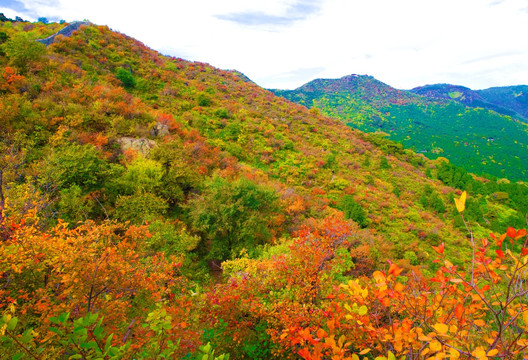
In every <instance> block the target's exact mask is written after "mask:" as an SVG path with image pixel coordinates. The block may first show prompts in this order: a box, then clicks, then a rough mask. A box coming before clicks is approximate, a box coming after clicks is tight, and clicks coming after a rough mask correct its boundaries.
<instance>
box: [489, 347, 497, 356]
mask: <svg viewBox="0 0 528 360" xmlns="http://www.w3.org/2000/svg"><path fill="white" fill-rule="evenodd" d="M498 353H499V350H497V349H493V350H490V351H488V353H487V354H486V355H487V356H495V355H497V354H498Z"/></svg>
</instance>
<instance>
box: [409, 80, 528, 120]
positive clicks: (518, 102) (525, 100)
mask: <svg viewBox="0 0 528 360" xmlns="http://www.w3.org/2000/svg"><path fill="white" fill-rule="evenodd" d="M410 91H411V92H412V93H414V94H418V95H423V96H427V97H430V98H434V99H445V100H454V101H457V102H460V103H462V104H465V105H467V106H470V107H473V108H484V109H488V110H493V111H495V112H497V113H499V114H503V115H507V116H511V117H514V118H518V119H520V120H522V121H524V122H526V121H528V120H527V119H528V86H526V85H518V86H504V87H493V88H489V89H484V90H471V89H469V88H467V87H464V86H457V85H450V84H435V85H425V86H420V87H417V88H414V89H412V90H410Z"/></svg>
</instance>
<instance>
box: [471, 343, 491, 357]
mask: <svg viewBox="0 0 528 360" xmlns="http://www.w3.org/2000/svg"><path fill="white" fill-rule="evenodd" d="M471 355H473V356H474V357H476V358H477V359H482V360H486V359H487V358H488V357H487V356H486V351H485V350H484V349H483V348H482V347H481V346H479V347H477V348H476V349H475V350H473V352H472V353H471Z"/></svg>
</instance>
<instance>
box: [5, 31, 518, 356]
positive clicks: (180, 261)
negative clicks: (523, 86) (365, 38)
mask: <svg viewBox="0 0 528 360" xmlns="http://www.w3.org/2000/svg"><path fill="white" fill-rule="evenodd" d="M65 26H67V24H54V23H51V24H44V23H43V22H41V23H28V22H21V21H14V22H11V21H4V22H2V23H1V27H0V38H1V39H3V40H1V42H2V44H1V45H0V49H1V55H0V75H1V76H0V132H1V136H0V139H1V142H0V146H1V148H0V156H1V158H0V239H1V240H0V241H1V242H0V314H1V316H0V341H1V343H0V346H1V349H2V355H3V356H5V357H6V358H12V359H21V358H29V359H101V358H102V359H161V358H184V359H227V358H229V357H230V358H233V359H290V358H291V359H299V358H304V359H327V358H332V359H359V357H360V356H361V357H362V358H369V359H373V358H375V357H377V356H379V359H383V358H384V357H387V358H389V359H393V358H394V356H398V357H402V356H407V357H408V358H413V359H415V358H445V357H450V358H472V357H473V358H478V359H485V358H486V356H489V357H493V356H501V357H503V358H504V357H509V356H517V355H518V354H521V353H522V352H523V349H524V348H525V347H526V345H528V337H527V335H526V330H525V329H526V326H527V324H528V311H527V308H526V304H525V303H523V302H522V301H520V297H521V296H523V295H524V293H523V291H525V286H524V274H525V270H524V269H525V266H526V265H523V264H525V263H526V255H527V253H528V250H526V243H525V241H526V232H525V231H524V230H516V229H514V228H513V227H512V226H518V227H521V225H522V224H523V219H524V218H525V216H526V212H527V209H528V195H527V194H528V191H527V188H526V186H525V185H524V184H522V183H510V182H509V181H507V180H505V179H501V180H489V179H484V178H477V177H474V176H472V175H470V174H468V173H467V172H466V171H465V170H463V169H461V168H458V167H455V166H453V165H451V164H450V163H449V162H448V161H447V160H446V159H442V158H439V159H437V160H435V161H430V160H428V159H426V158H425V157H424V156H422V155H417V154H416V153H414V152H413V151H411V150H406V149H403V147H402V146H401V144H398V143H395V142H392V141H390V140H387V139H386V138H384V137H382V136H378V135H376V134H374V135H372V134H370V135H369V134H365V133H362V132H360V131H358V130H353V129H350V128H349V127H347V126H345V125H344V124H342V123H341V122H340V121H338V120H334V119H331V118H328V117H324V116H321V115H320V113H319V112H318V111H317V110H314V109H312V110H308V109H306V108H305V107H303V106H300V105H294V104H292V103H290V102H288V101H286V100H284V99H281V98H278V97H275V96H274V95H273V94H272V93H271V92H269V91H266V90H264V89H262V88H259V87H258V86H257V85H255V84H253V83H251V82H248V81H247V79H246V78H244V77H242V76H240V75H239V74H237V73H235V72H226V71H221V70H218V69H215V68H213V67H211V66H209V65H207V64H202V63H192V62H188V61H184V60H182V59H175V58H169V57H165V56H161V55H160V54H158V53H156V52H154V51H152V50H150V49H148V48H147V47H146V46H144V45H142V44H141V43H139V42H137V41H135V40H133V39H131V38H128V37H126V36H124V35H122V34H119V33H116V32H113V31H111V30H110V29H108V28H107V27H105V26H95V25H83V26H81V27H80V28H79V30H78V31H76V32H74V33H73V34H71V36H69V37H65V36H62V35H59V36H57V37H56V38H55V40H54V42H53V43H52V44H51V45H49V46H47V47H46V46H44V45H43V44H41V43H38V42H36V41H34V40H35V39H41V38H46V37H48V36H50V35H52V34H54V33H55V32H57V31H58V30H60V29H62V28H64V27H65ZM2 34H4V35H2ZM457 189H458V190H457ZM460 190H467V191H468V192H469V197H468V198H467V200H466V193H465V192H464V193H461V191H460ZM454 199H455V200H457V205H456V207H455V206H454V201H453V200H454ZM460 214H463V216H464V217H461V215H460ZM468 227H471V232H470V233H468V230H467V229H468ZM490 231H493V232H495V233H501V234H502V233H504V235H503V236H495V235H493V237H495V238H496V239H495V240H494V241H488V240H486V239H487V238H488V234H489V233H490ZM470 234H471V235H470ZM467 236H469V238H467ZM506 239H507V240H508V241H505V240H506ZM510 241H511V243H510ZM481 243H482V244H481ZM510 244H512V246H510ZM507 247H508V250H507V249H506V248H507ZM388 259H390V261H387V260H388ZM508 276H509V277H508ZM503 290H504V291H503ZM510 290H511V291H510ZM468 293H469V294H470V295H467V294H468ZM499 293H502V294H503V295H501V294H499ZM490 299H491V300H490ZM486 324H487V326H485V325H486Z"/></svg>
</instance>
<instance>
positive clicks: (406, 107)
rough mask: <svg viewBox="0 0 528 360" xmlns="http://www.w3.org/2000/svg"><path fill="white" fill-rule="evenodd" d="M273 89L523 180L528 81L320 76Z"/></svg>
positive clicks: (410, 143)
mask: <svg viewBox="0 0 528 360" xmlns="http://www.w3.org/2000/svg"><path fill="white" fill-rule="evenodd" d="M272 91H273V92H274V93H275V94H276V95H279V96H282V97H285V98H287V99H289V100H291V101H293V102H296V103H299V104H302V105H304V106H307V107H309V108H311V107H315V108H318V109H320V110H321V112H322V113H323V114H324V115H327V116H330V117H334V118H338V119H340V120H341V121H343V122H344V123H346V124H347V125H349V126H351V127H354V128H358V129H360V130H363V131H367V132H376V131H382V132H384V133H387V134H388V135H389V136H390V138H391V139H392V140H396V141H399V142H401V143H402V144H403V145H404V146H406V147H409V148H414V149H415V150H416V151H418V152H421V153H424V154H425V155H426V156H428V157H429V158H437V157H439V156H442V157H446V158H448V159H449V160H450V161H451V162H453V163H454V164H456V165H459V166H463V167H465V168H466V169H468V170H469V171H472V172H474V173H476V174H489V175H493V176H497V177H507V178H510V179H513V180H526V179H527V175H528V173H527V171H526V169H527V168H528V148H527V146H528V126H527V125H526V123H524V122H526V121H527V120H526V117H527V116H528V86H512V87H502V88H490V89H487V90H478V91H476V90H471V89H469V88H466V87H463V86H456V85H448V84H439V85H427V86H423V87H419V88H415V89H412V90H410V91H406V90H398V89H395V88H393V87H391V86H389V85H387V84H385V83H383V82H381V81H379V80H377V79H375V78H373V77H372V76H366V75H349V76H345V77H342V78H340V79H317V80H313V81H311V82H309V83H307V84H305V85H303V86H301V87H299V88H298V89H295V90H272Z"/></svg>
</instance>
